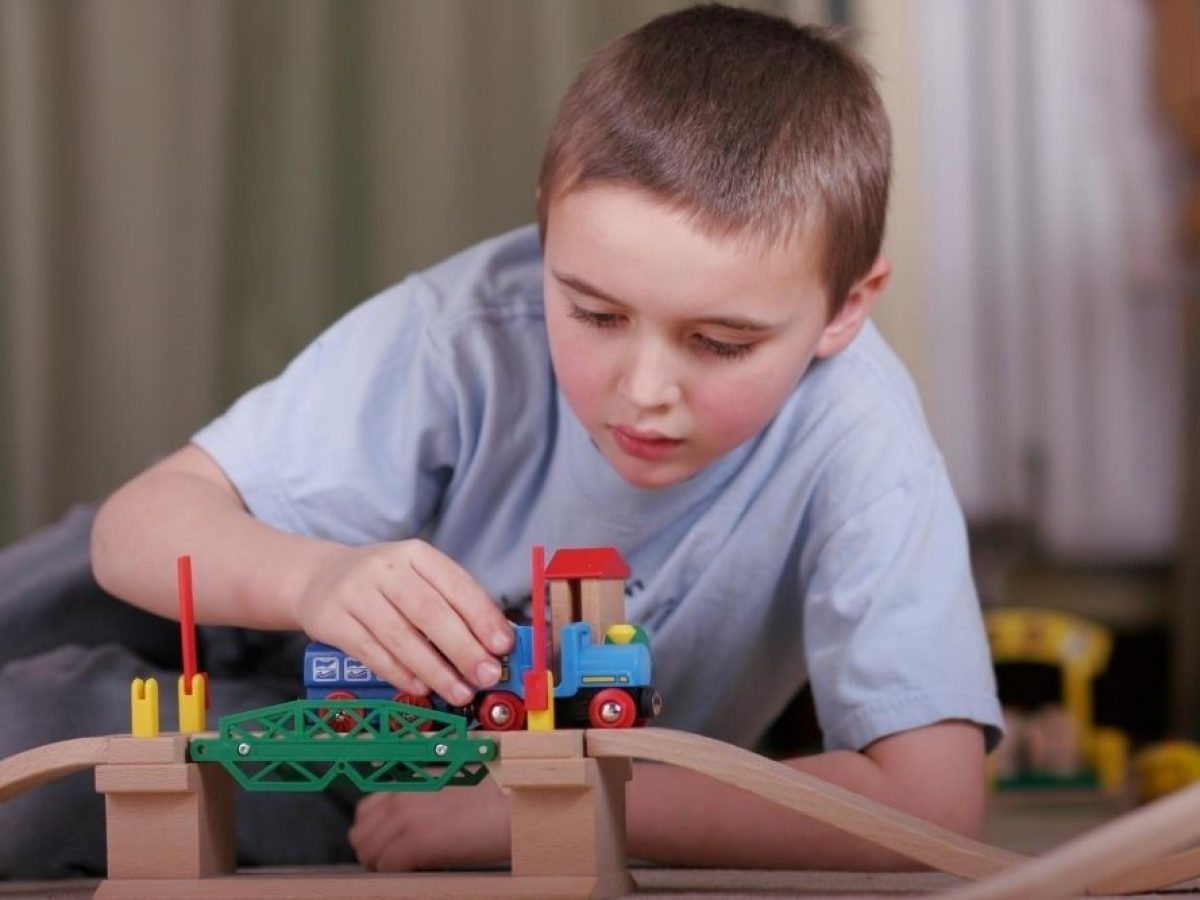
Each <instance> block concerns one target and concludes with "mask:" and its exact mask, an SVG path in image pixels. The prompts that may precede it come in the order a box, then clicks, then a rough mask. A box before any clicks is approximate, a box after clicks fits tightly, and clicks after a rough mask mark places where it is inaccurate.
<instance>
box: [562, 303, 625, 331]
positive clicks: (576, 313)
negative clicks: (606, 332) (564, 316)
mask: <svg viewBox="0 0 1200 900" xmlns="http://www.w3.org/2000/svg"><path fill="white" fill-rule="evenodd" d="M571 318H572V319H576V320H578V321H580V322H584V323H586V324H588V325H592V326H594V327H596V328H613V327H614V326H616V325H620V324H621V317H620V316H619V315H617V314H616V313H604V312H593V311H592V310H590V309H584V308H583V307H580V306H572V307H571Z"/></svg>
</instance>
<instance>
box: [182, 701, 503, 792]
mask: <svg viewBox="0 0 1200 900" xmlns="http://www.w3.org/2000/svg"><path fill="white" fill-rule="evenodd" d="M191 758H192V761H193V762H206V763H219V764H221V765H222V766H224V767H225V768H226V770H228V771H229V773H230V774H231V775H232V776H233V777H234V779H235V780H236V781H237V782H238V784H240V785H241V786H242V787H243V788H245V789H246V790H250V791H321V790H324V789H325V788H327V787H328V786H329V785H330V784H332V783H333V782H334V781H336V780H337V779H339V778H344V779H346V780H347V781H349V782H350V783H351V784H353V785H354V786H355V787H357V788H359V789H360V790H362V791H439V790H441V789H442V788H444V787H449V786H453V785H472V784H478V783H479V782H480V781H482V780H483V778H484V777H485V776H486V775H487V768H486V766H485V765H484V764H485V763H486V762H488V761H490V760H493V759H495V758H496V742H495V741H493V740H489V739H487V738H484V737H479V736H476V734H475V733H469V732H468V731H467V720H466V719H465V718H463V717H462V716H459V715H454V714H453V713H444V712H438V711H437V710H432V709H424V708H421V707H417V706H409V705H407V704H404V703H396V702H394V701H391V700H293V701H291V702H290V703H280V704H278V705H277V706H268V707H264V708H262V709H255V710H250V711H249V712H244V713H238V714H236V715H231V716H222V717H221V720H220V723H219V725H218V729H217V736H216V737H197V738H193V739H192V742H191Z"/></svg>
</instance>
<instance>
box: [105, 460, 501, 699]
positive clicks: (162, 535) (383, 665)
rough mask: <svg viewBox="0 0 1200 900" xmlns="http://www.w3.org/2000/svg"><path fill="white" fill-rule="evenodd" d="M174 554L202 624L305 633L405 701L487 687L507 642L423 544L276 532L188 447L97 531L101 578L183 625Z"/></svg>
mask: <svg viewBox="0 0 1200 900" xmlns="http://www.w3.org/2000/svg"><path fill="white" fill-rule="evenodd" d="M182 554H189V555H191V556H192V557H193V559H194V562H195V571H196V583H195V587H194V591H195V601H196V618H197V621H200V622H207V623H213V624H228V625H240V626H244V627H249V628H278V629H297V630H301V631H304V632H305V633H306V634H308V636H309V637H311V638H313V639H315V640H320V641H325V642H326V643H329V644H333V645H334V646H336V647H338V648H339V649H341V650H343V651H345V652H346V653H349V654H350V655H352V656H355V657H357V658H359V659H361V660H362V661H363V662H365V663H366V664H367V665H368V666H370V667H371V669H373V670H374V671H375V672H376V674H378V675H379V676H380V677H382V678H384V679H385V680H387V681H389V682H390V683H392V684H394V685H395V686H397V687H399V688H401V689H402V690H405V691H408V692H410V693H414V694H424V693H425V692H426V691H427V689H430V688H431V689H433V690H434V691H437V692H438V693H439V694H441V695H442V696H443V697H445V698H446V699H447V700H449V701H450V702H452V703H459V704H465V703H466V702H467V701H468V700H469V699H470V697H471V695H472V694H473V693H474V690H475V688H476V687H490V686H491V685H492V684H495V683H496V681H497V680H498V678H499V675H500V667H499V665H498V664H497V662H496V660H495V658H494V654H500V653H504V652H507V651H508V650H509V649H510V647H511V645H512V629H511V627H510V626H509V625H508V623H507V621H506V620H505V618H504V616H503V614H502V613H501V612H500V609H499V607H498V606H497V605H496V604H495V603H494V602H493V601H492V600H491V599H490V598H489V597H488V596H487V594H486V593H485V592H484V591H483V589H482V588H481V587H480V586H479V585H478V584H477V583H476V582H475V581H474V579H472V578H471V576H470V575H468V574H467V573H466V571H464V570H463V569H462V568H461V567H460V566H459V565H458V564H457V563H455V562H454V561H453V560H451V559H450V558H449V557H447V556H445V554H443V553H441V552H440V551H438V550H436V549H434V548H433V547H431V546H430V545H429V544H427V543H425V542H423V541H417V540H409V541H398V542H393V543H385V544H374V545H369V546H363V547H347V546H345V545H343V544H338V543H334V542H331V541H323V540H318V539H315V538H309V537H302V536H299V535H294V534H288V533H286V532H283V531H279V530H277V529H275V528H272V527H271V526H269V525H266V524H264V523H262V522H260V521H258V520H257V519H255V518H254V517H253V516H252V515H251V514H250V513H249V512H248V511H247V509H246V507H245V505H244V504H243V502H242V500H241V497H240V495H239V494H238V492H237V490H236V488H234V486H233V485H232V484H231V483H230V481H229V479H228V478H226V477H225V473H224V472H223V471H222V470H221V468H220V467H219V466H218V465H217V464H216V463H215V462H214V461H213V460H212V458H211V457H209V456H208V454H207V453H205V452H204V451H203V450H201V449H199V448H198V447H195V446H191V445H189V446H187V447H184V448H182V449H181V450H178V451H177V452H176V453H174V454H173V455H171V456H169V457H167V458H166V459H164V460H163V461H162V462H160V463H158V464H156V465H154V466H153V467H151V468H150V469H148V470H146V471H145V472H143V473H142V474H141V475H138V476H137V477H135V478H134V479H133V480H132V481H130V482H129V483H128V484H126V485H125V486H123V487H122V488H120V489H119V490H118V491H117V492H116V493H115V494H113V495H112V496H111V497H110V498H109V499H108V500H107V501H106V502H105V504H104V505H103V506H102V507H101V509H100V512H99V514H98V516H97V517H96V524H95V526H94V527H93V531H92V566H93V569H94V571H95V575H96V580H97V581H98V582H99V583H100V585H101V586H102V587H103V588H104V589H105V590H107V591H109V592H110V593H112V594H115V595H116V596H118V597H122V598H123V599H125V600H127V601H129V602H130V603H133V604H134V605H136V606H140V607H142V608H143V609H146V610H149V611H150V612H154V613H158V614H159V615H163V616H168V617H172V618H173V617H176V616H177V614H178V612H177V607H176V585H175V559H176V558H177V557H178V556H180V555H182ZM455 669H457V672H456V671H455Z"/></svg>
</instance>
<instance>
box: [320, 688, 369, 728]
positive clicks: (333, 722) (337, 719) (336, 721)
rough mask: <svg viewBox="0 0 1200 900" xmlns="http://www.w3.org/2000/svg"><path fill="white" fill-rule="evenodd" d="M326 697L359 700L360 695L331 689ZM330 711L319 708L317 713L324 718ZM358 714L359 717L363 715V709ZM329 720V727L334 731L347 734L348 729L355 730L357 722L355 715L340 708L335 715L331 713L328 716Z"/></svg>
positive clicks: (329, 698) (327, 698) (328, 698)
mask: <svg viewBox="0 0 1200 900" xmlns="http://www.w3.org/2000/svg"><path fill="white" fill-rule="evenodd" d="M325 699H326V700H357V699H358V697H357V696H356V695H355V694H353V693H351V692H350V691H330V692H329V693H328V694H326V695H325ZM328 712H329V710H327V709H319V710H317V715H319V716H320V717H321V718H322V719H324V718H325V714H326V713H328ZM358 714H359V717H361V716H362V714H363V711H362V710H361V709H360V710H359V711H358ZM327 721H328V722H329V727H330V728H332V729H333V730H334V731H336V732H338V733H339V734H345V733H346V732H348V731H352V730H354V724H355V720H354V716H352V715H349V714H348V713H346V712H345V711H343V710H338V711H337V712H335V713H334V714H333V715H331V716H330V717H329V718H328V720H327Z"/></svg>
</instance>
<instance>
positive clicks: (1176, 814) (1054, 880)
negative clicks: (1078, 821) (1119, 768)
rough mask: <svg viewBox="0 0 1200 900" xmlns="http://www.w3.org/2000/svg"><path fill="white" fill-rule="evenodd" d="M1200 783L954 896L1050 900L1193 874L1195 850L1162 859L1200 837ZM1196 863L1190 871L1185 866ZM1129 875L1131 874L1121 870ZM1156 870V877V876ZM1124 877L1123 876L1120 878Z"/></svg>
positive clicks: (1144, 885)
mask: <svg viewBox="0 0 1200 900" xmlns="http://www.w3.org/2000/svg"><path fill="white" fill-rule="evenodd" d="M1198 807H1200V784H1194V785H1192V786H1191V787H1189V788H1186V789H1185V790H1182V791H1179V792H1178V793H1175V794H1171V795H1169V796H1167V797H1164V798H1163V799H1161V800H1159V801H1157V802H1155V803H1152V804H1150V805H1149V806H1144V807H1142V808H1141V809H1139V810H1136V811H1134V812H1132V813H1129V814H1128V815H1124V816H1121V818H1119V819H1115V820H1113V821H1112V822H1109V823H1108V824H1107V825H1101V826H1100V827H1099V828H1095V829H1093V830H1092V831H1089V832H1088V833H1087V834H1084V835H1082V836H1080V837H1078V838H1076V839H1075V840H1072V841H1068V842H1067V843H1065V844H1063V845H1062V846H1061V847H1057V848H1055V849H1054V850H1051V851H1049V852H1048V853H1045V854H1043V855H1041V856H1039V857H1037V858H1036V859H1031V860H1030V861H1028V862H1027V863H1024V864H1023V865H1020V866H1015V867H1013V868H1012V869H1010V870H1008V871H1007V872H1004V873H1001V874H999V875H997V876H996V877H994V878H989V879H988V880H987V881H982V882H980V883H978V884H973V885H969V886H965V887H963V888H960V889H956V890H954V891H951V892H950V893H949V894H948V895H947V896H950V897H953V898H955V900H1005V898H1010V897H1021V898H1037V900H1050V898H1056V897H1073V896H1076V895H1078V894H1081V893H1084V892H1085V891H1088V892H1091V893H1098V892H1101V891H1104V892H1111V891H1112V890H1113V887H1114V886H1120V887H1121V888H1122V889H1123V890H1130V887H1129V886H1127V885H1130V884H1133V883H1134V879H1133V878H1132V876H1134V875H1136V876H1137V877H1138V878H1139V879H1142V881H1141V882H1140V884H1137V885H1135V886H1136V887H1137V889H1139V890H1149V889H1151V888H1157V887H1161V886H1163V885H1166V884H1174V883H1176V882H1179V881H1182V880H1185V879H1187V878H1190V877H1194V876H1195V875H1196V874H1197V872H1196V871H1195V868H1194V866H1195V864H1196V862H1197V860H1198V859H1200V853H1198V852H1197V851H1191V852H1185V853H1180V854H1176V855H1175V856H1174V857H1171V858H1170V859H1168V860H1164V859H1163V857H1164V856H1166V854H1168V853H1170V852H1171V851H1173V850H1178V849H1179V848H1180V847H1185V846H1187V845H1189V844H1192V843H1194V842H1195V841H1196V839H1197V838H1200V815H1198V814H1197V813H1198V811H1200V810H1198ZM1189 866H1192V867H1193V868H1192V869H1191V871H1188V869H1187V867H1189ZM1122 873H1128V874H1124V875H1123V874H1122ZM1151 873H1153V876H1152V874H1151ZM1117 876H1120V877H1117Z"/></svg>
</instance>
